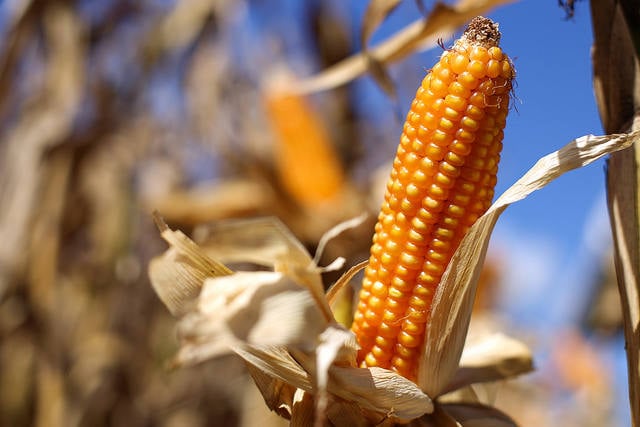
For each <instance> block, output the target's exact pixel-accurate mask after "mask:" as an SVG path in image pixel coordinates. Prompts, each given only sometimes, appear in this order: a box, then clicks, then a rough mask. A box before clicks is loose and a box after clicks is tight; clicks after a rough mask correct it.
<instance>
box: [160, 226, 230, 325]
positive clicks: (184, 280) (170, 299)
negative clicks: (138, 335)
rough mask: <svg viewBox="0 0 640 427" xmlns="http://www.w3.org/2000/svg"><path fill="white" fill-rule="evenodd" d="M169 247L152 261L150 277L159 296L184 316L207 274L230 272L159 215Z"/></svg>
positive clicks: (209, 275)
mask: <svg viewBox="0 0 640 427" xmlns="http://www.w3.org/2000/svg"><path fill="white" fill-rule="evenodd" d="M156 222H157V224H158V227H159V228H160V230H161V231H162V237H163V238H164V239H165V240H166V241H167V243H169V246H170V247H169V249H168V250H167V251H166V252H165V253H164V254H163V255H162V256H160V257H157V258H154V259H152V260H151V262H150V263H149V278H150V279H151V285H152V286H153V289H154V290H155V291H156V293H157V294H158V297H160V300H162V302H163V303H164V304H165V305H166V306H167V308H168V309H169V311H170V312H171V314H173V315H174V316H182V315H184V314H186V313H187V312H188V311H189V310H191V309H192V308H193V307H194V306H195V303H196V299H197V297H198V294H199V293H200V289H201V287H202V285H203V283H204V281H205V279H206V278H208V277H218V276H224V275H228V274H231V273H232V271H231V270H229V269H228V268H227V267H225V266H224V265H223V264H221V263H219V262H217V261H214V260H212V259H211V258H209V257H207V255H206V254H204V252H203V251H202V250H201V249H200V248H199V247H198V245H196V244H195V243H194V242H193V241H192V240H191V239H189V238H188V237H187V236H185V235H184V234H183V233H182V232H181V231H172V230H171V229H169V227H167V225H166V224H165V223H164V222H163V221H162V219H160V218H159V217H157V216H156Z"/></svg>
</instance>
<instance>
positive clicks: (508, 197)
mask: <svg viewBox="0 0 640 427" xmlns="http://www.w3.org/2000/svg"><path fill="white" fill-rule="evenodd" d="M639 136H640V132H633V133H630V134H616V135H606V136H593V135H587V136H583V137H580V138H577V139H575V140H573V141H571V142H570V143H569V144H567V145H566V146H564V147H563V148H561V149H560V150H558V151H555V152H553V153H551V154H548V155H547V156H545V157H543V158H541V159H540V160H538V162H537V163H536V164H535V165H534V166H533V167H532V168H531V169H530V170H529V171H528V172H527V173H526V174H525V175H524V176H523V177H522V178H520V179H519V180H518V181H517V182H516V183H515V184H513V185H512V186H511V187H510V188H509V189H507V190H506V191H505V192H504V193H503V194H502V195H501V196H500V197H499V198H498V200H496V201H495V202H494V204H493V205H492V206H491V207H490V208H489V210H488V211H487V212H486V213H485V214H484V215H483V216H482V217H480V218H479V219H478V220H477V221H476V223H475V224H474V225H473V226H472V227H471V228H470V229H469V232H468V233H467V235H466V236H465V237H464V239H463V240H462V242H461V244H460V246H459V248H458V250H457V251H456V253H455V254H454V256H453V258H452V259H451V262H450V263H449V265H448V267H447V270H446V271H445V273H444V275H443V277H442V281H441V282H440V285H439V286H438V290H437V292H436V295H435V298H434V302H433V306H432V313H431V320H430V322H429V324H428V325H427V333H426V340H425V348H424V353H423V355H422V360H421V362H420V371H419V373H418V384H419V385H420V387H421V388H422V390H424V391H425V392H426V393H427V394H428V395H429V396H439V395H440V394H441V393H442V392H443V391H444V390H446V389H447V387H448V385H449V383H450V382H451V381H452V379H453V377H454V375H455V372H456V371H457V369H458V365H459V361H460V356H461V354H462V349H463V347H464V342H465V338H466V334H467V330H468V327H469V320H470V316H471V308H472V305H473V299H474V297H475V291H476V286H477V282H478V277H479V274H480V270H481V266H482V261H483V260H484V256H485V254H486V250H487V246H488V243H489V237H490V235H491V231H492V230H493V227H494V226H495V223H496V221H497V220H498V217H499V216H500V214H501V213H502V212H503V211H504V210H505V209H506V208H507V206H509V205H510V204H511V203H514V202H517V201H519V200H522V199H524V198H525V197H527V196H528V195H529V194H531V193H532V192H533V191H536V190H538V189H540V188H543V187H544V186H545V185H547V184H548V183H549V182H551V181H553V180H554V179H556V178H558V177H559V176H561V175H562V174H564V173H566V172H568V171H570V170H573V169H576V168H579V167H582V166H585V165H587V164H589V163H591V162H593V161H594V160H596V159H598V158H600V157H602V156H604V155H606V154H608V153H611V152H614V151H617V150H621V149H623V148H626V147H629V146H630V145H631V144H633V142H634V141H635V140H636V139H638V137H639Z"/></svg>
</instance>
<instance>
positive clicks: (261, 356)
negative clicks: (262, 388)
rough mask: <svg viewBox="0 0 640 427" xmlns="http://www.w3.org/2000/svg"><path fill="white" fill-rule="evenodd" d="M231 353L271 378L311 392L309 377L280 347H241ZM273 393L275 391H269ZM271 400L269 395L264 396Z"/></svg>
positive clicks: (311, 382)
mask: <svg viewBox="0 0 640 427" xmlns="http://www.w3.org/2000/svg"><path fill="white" fill-rule="evenodd" d="M233 351H234V352H235V353H236V354H238V356H240V357H242V359H244V361H245V362H247V363H248V364H250V365H252V366H253V367H255V368H256V369H259V370H260V371H261V372H263V373H265V374H266V375H269V376H270V377H272V378H275V379H277V380H280V381H283V382H285V383H287V384H289V385H291V386H293V387H296V388H299V389H301V390H304V391H312V390H313V381H312V379H311V376H310V375H309V374H308V373H307V372H306V371H305V370H304V369H302V367H301V366H300V365H299V364H298V362H296V360H295V359H294V358H293V357H291V355H290V354H289V352H288V351H287V349H286V348H284V347H281V346H269V347H257V346H250V345H242V346H239V347H235V348H234V349H233ZM271 392H273V393H275V392H276V390H271ZM264 397H265V400H266V399H272V396H271V395H264Z"/></svg>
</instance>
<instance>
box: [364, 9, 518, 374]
mask: <svg viewBox="0 0 640 427" xmlns="http://www.w3.org/2000/svg"><path fill="white" fill-rule="evenodd" d="M479 28H482V34H480V33H478V30H479ZM498 40H499V33H498V31H497V26H496V25H495V24H494V23H493V22H491V21H490V20H488V19H486V18H475V19H474V21H473V24H472V25H470V26H469V28H468V29H467V31H465V33H464V34H463V36H462V37H461V38H460V40H458V41H457V42H456V43H455V45H454V46H453V48H452V49H451V50H449V51H447V52H445V53H444V54H443V55H442V56H441V58H440V61H439V62H438V63H437V64H436V65H435V66H434V67H433V68H432V69H431V71H430V72H429V73H428V74H427V76H426V77H425V78H424V80H423V82H422V85H421V86H420V88H419V89H418V90H417V92H416V99H415V100H414V102H413V103H412V104H411V111H410V112H409V113H408V114H407V122H406V123H405V125H404V127H403V134H402V136H401V138H400V145H399V147H398V152H397V154H396V159H395V160H394V162H393V169H392V172H391V181H390V183H389V185H388V186H387V192H386V194H385V201H384V202H383V204H382V208H381V214H380V216H379V219H378V223H377V224H376V227H375V235H374V238H373V242H374V243H373V245H372V246H371V256H370V259H369V266H368V267H367V268H366V269H365V277H364V279H363V286H362V290H361V291H360V301H361V302H360V303H359V304H358V305H357V309H356V313H355V315H354V323H353V326H352V330H353V332H354V333H355V334H356V337H357V339H358V343H359V344H360V347H361V349H360V351H359V352H358V361H359V364H360V366H362V367H367V366H380V367H383V368H387V369H392V370H395V371H396V372H398V373H399V374H401V375H404V376H406V377H407V378H410V379H412V380H415V378H416V375H417V371H418V365H417V364H418V358H419V356H420V353H421V351H422V346H423V345H424V337H425V330H426V325H427V322H428V319H429V315H430V312H431V304H432V299H433V296H434V295H435V293H436V289H437V286H438V285H439V282H440V280H441V278H442V274H443V273H444V271H445V269H446V267H447V264H448V263H449V261H450V259H451V257H452V255H453V253H454V252H455V250H456V248H457V247H458V245H459V243H460V241H461V240H462V238H463V237H464V234H465V233H466V231H467V230H468V228H469V226H470V225H471V224H472V223H473V221H475V220H476V219H477V218H478V217H479V215H481V214H482V213H483V212H484V210H486V209H487V208H488V206H489V205H490V203H491V198H492V197H493V186H494V185H495V174H496V172H497V162H498V160H499V158H500V154H499V153H500V149H501V147H502V142H501V140H502V137H503V132H502V129H503V127H504V125H505V120H506V114H507V111H508V108H509V100H510V99H509V95H510V90H511V84H512V82H511V79H512V78H513V76H514V73H513V67H512V65H511V62H510V60H509V58H508V57H507V56H506V55H505V54H504V53H503V52H502V50H501V49H500V48H499V47H498V46H497V45H498Z"/></svg>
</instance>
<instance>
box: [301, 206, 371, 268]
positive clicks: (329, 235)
mask: <svg viewBox="0 0 640 427" xmlns="http://www.w3.org/2000/svg"><path fill="white" fill-rule="evenodd" d="M367 217H368V215H367V213H366V212H365V213H363V214H362V215H360V216H357V217H355V218H352V219H349V220H346V221H343V222H341V223H340V224H338V225H336V226H334V227H332V228H331V229H330V230H329V231H327V232H326V233H324V235H323V236H322V237H321V238H320V241H319V242H318V248H317V249H316V254H315V256H314V257H313V262H314V263H315V264H316V265H319V263H320V258H322V253H323V252H324V248H325V247H326V246H327V243H329V242H330V241H331V240H332V239H335V238H336V237H338V236H339V235H340V234H342V233H344V232H345V231H347V230H350V229H352V228H356V227H359V226H360V225H362V223H363V222H364V221H365V220H366V219H367Z"/></svg>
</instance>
